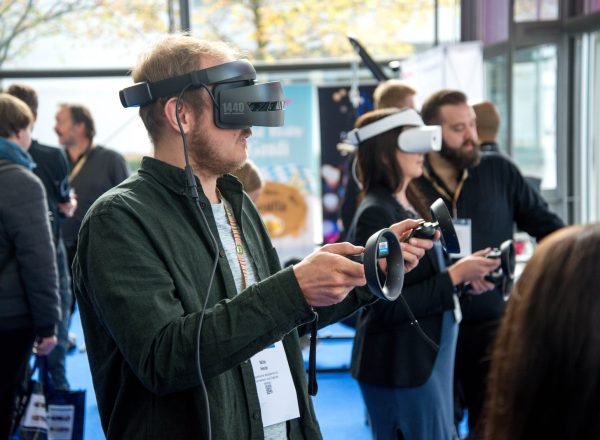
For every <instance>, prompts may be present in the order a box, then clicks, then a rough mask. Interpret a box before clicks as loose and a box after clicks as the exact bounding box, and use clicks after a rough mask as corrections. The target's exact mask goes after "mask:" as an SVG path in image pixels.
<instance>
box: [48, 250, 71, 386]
mask: <svg viewBox="0 0 600 440" xmlns="http://www.w3.org/2000/svg"><path fill="white" fill-rule="evenodd" d="M56 263H57V266H58V280H59V293H60V304H61V306H60V309H61V312H62V319H61V321H60V322H59V323H58V332H57V334H56V337H57V339H58V344H57V345H56V347H54V350H52V352H51V353H50V354H49V355H48V372H49V373H50V377H52V382H53V384H54V388H55V389H57V390H68V389H69V381H68V380H67V372H66V355H67V351H68V350H69V327H70V326H71V307H72V305H73V291H72V290H71V276H70V272H71V270H70V268H69V265H68V256H67V251H66V250H65V246H64V244H63V242H62V240H59V241H58V243H57V245H56Z"/></svg>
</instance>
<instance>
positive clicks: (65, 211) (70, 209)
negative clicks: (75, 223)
mask: <svg viewBox="0 0 600 440" xmlns="http://www.w3.org/2000/svg"><path fill="white" fill-rule="evenodd" d="M69 198H70V200H69V201H68V202H62V203H59V204H58V211H59V212H60V213H61V214H62V215H64V216H65V217H73V214H75V210H76V209H77V196H76V195H75V192H74V191H73V190H71V192H70V193H69Z"/></svg>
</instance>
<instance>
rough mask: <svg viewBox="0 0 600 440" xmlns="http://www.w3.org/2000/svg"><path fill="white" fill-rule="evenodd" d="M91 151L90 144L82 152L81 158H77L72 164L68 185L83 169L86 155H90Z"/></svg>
mask: <svg viewBox="0 0 600 440" xmlns="http://www.w3.org/2000/svg"><path fill="white" fill-rule="evenodd" d="M91 149H92V144H89V145H88V147H87V148H86V149H85V151H84V152H83V154H82V155H81V156H79V157H78V158H77V160H76V161H75V163H74V164H73V168H72V169H71V173H70V174H69V183H72V182H73V180H74V179H75V177H77V175H78V174H79V172H80V171H81V169H82V168H83V165H84V164H85V161H86V160H87V157H88V154H89V153H90V151H91Z"/></svg>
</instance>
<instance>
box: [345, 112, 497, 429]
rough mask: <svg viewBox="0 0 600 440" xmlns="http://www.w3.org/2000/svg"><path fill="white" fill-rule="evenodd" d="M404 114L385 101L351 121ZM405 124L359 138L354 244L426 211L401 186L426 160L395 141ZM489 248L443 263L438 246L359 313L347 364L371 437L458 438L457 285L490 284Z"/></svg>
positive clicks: (481, 287) (493, 263)
mask: <svg viewBox="0 0 600 440" xmlns="http://www.w3.org/2000/svg"><path fill="white" fill-rule="evenodd" d="M411 113H412V114H411ZM402 114H410V117H409V116H407V117H406V120H407V121H408V120H412V121H415V120H417V119H419V116H418V114H417V112H416V111H414V110H412V109H404V110H398V109H393V108H388V109H382V110H375V111H372V112H369V113H365V114H364V115H362V116H361V117H360V118H359V119H358V120H357V121H356V127H357V128H363V127H364V128H366V127H368V126H369V125H371V124H374V123H376V122H378V121H382V120H383V119H385V118H394V117H398V116H402ZM398 123H400V120H398ZM409 128H412V126H411V125H397V126H395V127H393V128H390V129H389V130H387V131H385V132H383V133H380V134H378V135H376V136H374V137H371V138H368V139H366V140H364V141H362V142H360V143H359V145H358V153H357V154H358V155H357V159H358V164H357V166H358V176H359V178H360V181H361V184H362V187H363V191H364V192H363V195H364V198H363V199H362V201H361V204H360V205H359V207H358V210H357V212H356V216H355V218H354V220H353V222H352V225H351V227H350V230H349V234H350V235H349V237H348V238H349V239H350V240H351V241H352V242H353V243H354V244H357V245H364V244H365V243H366V241H367V239H368V238H369V237H370V236H371V235H372V234H374V233H375V232H377V231H378V230H380V229H382V228H385V227H386V225H388V224H391V223H394V222H398V221H401V220H405V219H408V218H416V217H418V216H422V217H426V216H427V215H428V211H429V210H428V208H427V207H426V206H425V204H424V202H423V200H422V198H421V197H420V195H419V194H418V193H416V192H411V193H407V191H406V189H407V187H408V184H409V183H410V181H411V180H413V179H415V178H417V177H419V176H421V174H422V173H423V169H422V165H423V160H424V155H423V154H422V153H408V152H405V151H402V149H401V146H399V145H398V139H399V136H400V134H401V133H402V132H403V131H404V130H405V129H409ZM489 250H490V249H484V250H482V251H479V252H476V253H475V254H473V255H471V256H468V257H465V258H463V259H461V260H459V261H458V262H456V263H454V264H453V265H451V266H449V267H446V258H445V256H444V255H443V253H442V250H441V248H440V247H437V246H436V249H434V250H431V251H428V252H427V253H426V255H425V257H424V258H423V259H422V260H421V262H420V263H419V266H418V267H417V268H415V270H413V271H412V272H411V273H409V274H407V276H406V278H405V281H404V287H403V289H402V298H400V299H399V300H397V301H395V302H386V301H378V302H376V303H374V304H371V305H368V306H366V307H364V308H363V309H362V310H361V311H360V312H359V318H358V323H357V326H356V336H355V340H354V347H353V350H352V365H351V370H352V376H353V377H354V378H355V379H357V380H358V383H359V385H360V389H361V392H362V395H363V398H364V400H365V404H366V407H367V411H368V414H369V421H370V425H371V429H372V432H373V438H374V439H396V438H402V439H416V438H423V439H428V440H453V439H454V438H455V436H456V435H455V428H454V405H453V401H454V397H453V393H452V390H453V387H452V384H453V380H454V378H453V371H454V352H455V348H456V338H457V333H458V319H457V316H456V315H455V308H457V307H458V299H457V298H456V295H455V293H456V290H455V289H457V288H458V287H460V286H461V285H462V284H463V283H466V282H470V283H471V284H472V286H473V290H472V293H473V294H478V293H481V292H483V291H485V290H489V289H490V287H491V286H490V285H489V283H488V282H486V281H485V280H484V276H485V275H486V274H488V273H489V272H490V271H492V270H494V269H495V268H496V267H498V265H499V262H498V261H497V260H490V259H487V258H485V257H484V254H485V253H486V252H488V251H489ZM404 300H405V301H406V304H408V307H409V308H410V309H411V310H412V311H413V313H414V317H415V318H416V319H418V324H416V322H415V319H414V318H412V317H411V316H410V314H409V312H408V311H407V307H406V306H405V304H404V303H403V302H404ZM417 326H420V328H421V329H422V331H423V333H420V332H419V331H418V327H417Z"/></svg>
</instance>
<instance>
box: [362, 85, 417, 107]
mask: <svg viewBox="0 0 600 440" xmlns="http://www.w3.org/2000/svg"><path fill="white" fill-rule="evenodd" d="M416 94H417V91H416V89H415V88H413V87H411V86H410V85H408V84H407V83H406V82H404V81H401V80H399V79H388V80H387V81H382V82H380V83H379V84H378V85H377V87H376V88H375V90H374V91H373V104H374V106H375V110H378V109H383V108H405V107H408V108H415V95H416Z"/></svg>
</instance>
